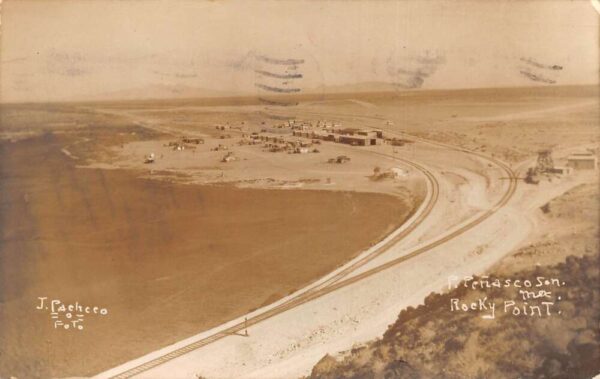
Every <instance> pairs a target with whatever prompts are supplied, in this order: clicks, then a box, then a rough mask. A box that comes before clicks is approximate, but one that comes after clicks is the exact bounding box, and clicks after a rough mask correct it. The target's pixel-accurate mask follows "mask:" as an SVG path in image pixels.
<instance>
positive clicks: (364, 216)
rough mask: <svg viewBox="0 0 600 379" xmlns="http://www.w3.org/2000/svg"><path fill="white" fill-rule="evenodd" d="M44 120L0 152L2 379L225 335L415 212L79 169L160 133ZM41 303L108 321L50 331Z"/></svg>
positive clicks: (100, 364) (347, 199)
mask: <svg viewBox="0 0 600 379" xmlns="http://www.w3.org/2000/svg"><path fill="white" fill-rule="evenodd" d="M44 112H47V113H48V114H53V111H44ZM34 113H35V112H34ZM44 114H45V113H44ZM23 117H25V115H24V116H23ZM73 117H74V116H73ZM86 117H87V116H86V115H83V116H81V119H82V120H81V121H85V120H86V119H87V118H86ZM42 119H43V116H40V121H39V122H40V125H44V126H43V128H48V129H50V130H44V129H42V130H38V131H37V133H36V134H37V135H39V137H35V138H26V139H14V140H12V141H3V142H1V143H0V153H1V154H2V157H3V159H2V165H1V166H0V172H1V176H2V182H1V191H0V193H1V194H2V195H1V203H0V204H1V207H2V212H1V219H0V221H1V225H2V228H1V233H2V234H1V236H2V239H1V244H0V249H1V250H0V251H1V254H0V288H1V289H2V291H1V292H0V294H1V298H0V300H1V301H0V320H1V321H0V336H1V337H0V341H1V342H0V352H1V356H2V359H1V360H0V362H1V363H0V376H2V377H4V376H6V377H8V376H10V375H15V376H17V377H27V378H29V377H43V378H47V377H57V376H60V377H62V376H71V375H89V374H93V373H95V372H98V371H101V370H103V369H107V368H109V367H111V366H114V365H116V364H119V363H122V362H124V361H127V360H129V359H133V358H135V357H137V356H140V355H142V354H144V353H147V352H149V351H153V350H155V349H158V348H160V347H162V346H165V345H168V344H170V343H173V342H175V341H178V340H180V339H182V338H186V337H188V336H190V335H193V334H195V333H197V332H198V331H201V330H205V329H208V328H211V327H214V326H216V325H219V324H221V323H223V322H225V321H227V320H230V319H233V318H235V317H238V316H239V315H241V314H244V313H246V312H248V311H250V310H252V309H255V308H258V307H261V306H264V305H265V304H269V303H271V302H273V301H276V300H277V299H279V298H281V297H283V296H285V295H287V294H288V293H290V292H293V291H295V290H296V289H298V288H301V287H303V286H305V285H307V284H309V283H310V282H312V281H314V280H315V279H317V278H319V277H321V276H323V275H325V274H326V273H328V272H330V271H332V270H333V269H335V268H336V267H337V266H339V265H340V264H342V263H343V262H345V261H347V260H349V259H351V258H352V257H353V256H354V255H356V254H358V253H359V252H360V251H361V250H364V249H366V248H368V247H369V246H370V245H372V244H374V243H376V242H377V241H378V240H379V239H381V238H383V237H384V236H385V235H386V234H387V233H389V232H391V231H392V230H393V229H395V228H396V227H397V226H398V225H400V224H401V223H402V222H403V220H404V219H405V218H406V217H407V216H408V214H409V212H410V208H411V205H410V204H409V203H405V202H403V201H402V200H401V199H399V198H398V197H397V196H396V197H392V196H389V195H384V194H366V193H357V192H342V191H316V190H315V191H298V190H297V189H290V190H288V191H278V190H257V189H248V188H244V189H240V188H236V187H234V186H231V185H226V184H221V185H218V186H210V187H207V186H204V187H202V186H197V185H183V184H178V183H172V182H170V181H166V180H149V179H144V178H140V176H145V173H144V172H140V171H126V170H103V169H94V168H77V165H82V166H85V165H86V162H87V159H86V158H88V157H90V156H93V157H94V158H95V159H102V158H107V157H109V156H111V154H112V153H111V150H110V149H109V147H110V146H113V145H117V146H120V144H127V143H133V141H135V140H140V139H141V140H143V139H147V138H157V137H159V136H157V135H155V134H154V133H153V132H147V131H145V130H144V129H140V128H139V127H134V126H128V125H127V124H125V125H123V126H118V125H114V124H112V125H113V127H114V129H112V130H111V127H110V126H108V125H105V127H103V128H87V127H86V125H85V124H84V125H82V126H81V127H74V126H73V125H63V124H61V125H60V126H56V128H57V129H56V130H52V128H51V127H50V126H48V125H46V124H44V123H43V120H42ZM87 120H88V121H90V120H91V121H92V122H93V121H94V118H91V119H87ZM5 122H6V119H5V120H4V121H3V124H4V123H5ZM11 122H12V120H11ZM29 122H31V124H33V126H35V122H36V120H35V117H32V118H31V120H30V121H29ZM32 132H36V130H32ZM382 215H385V216H384V217H382ZM369 219H370V221H369ZM365 222H367V224H365ZM341 236H343V237H341ZM39 296H42V297H43V296H47V297H48V298H50V299H60V300H61V301H63V302H66V303H71V302H76V301H78V302H80V303H82V304H85V305H91V306H100V307H105V308H106V309H108V312H109V314H108V315H107V316H105V317H98V316H92V315H88V316H85V317H84V323H83V326H84V329H83V330H81V331H71V330H69V331H67V330H59V329H55V328H54V327H53V320H52V319H51V318H50V314H49V313H48V312H46V311H41V310H36V309H35V308H36V306H37V304H38V297H39Z"/></svg>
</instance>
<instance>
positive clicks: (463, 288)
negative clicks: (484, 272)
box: [448, 276, 566, 320]
mask: <svg viewBox="0 0 600 379" xmlns="http://www.w3.org/2000/svg"><path fill="white" fill-rule="evenodd" d="M565 286H566V283H565V282H563V281H561V280H560V279H558V278H545V277H543V276H536V277H534V278H520V279H515V278H490V277H488V276H481V277H471V276H467V277H464V278H459V277H457V276H450V277H449V278H448V289H449V290H458V292H456V291H454V292H452V294H457V293H458V294H460V296H459V297H455V296H451V297H450V311H451V312H477V313H480V314H481V317H482V318H484V319H488V320H493V319H495V318H496V315H497V313H498V312H501V313H504V314H507V315H511V316H516V317H538V318H543V317H550V316H553V315H560V314H561V311H560V309H559V308H558V304H559V302H560V301H561V300H562V296H561V294H560V293H559V292H557V291H559V289H560V288H562V287H565Z"/></svg>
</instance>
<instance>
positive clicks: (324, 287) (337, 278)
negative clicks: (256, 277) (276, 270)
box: [110, 116, 517, 379]
mask: <svg viewBox="0 0 600 379" xmlns="http://www.w3.org/2000/svg"><path fill="white" fill-rule="evenodd" d="M357 117H364V116H357ZM367 117H368V116H367ZM409 136H410V135H409ZM410 137H411V138H412V139H415V140H418V141H420V142H423V143H427V144H433V145H438V146H440V147H443V148H446V149H451V150H455V151H461V152H463V153H466V154H471V155H475V156H478V157H479V158H482V159H485V160H487V161H489V162H491V163H493V164H494V165H496V166H497V167H499V168H500V169H502V170H503V171H504V172H505V174H506V175H507V178H508V179H509V182H508V183H509V185H508V189H507V191H506V192H505V193H504V194H503V196H502V197H501V199H500V200H499V201H498V202H497V203H496V204H494V206H492V208H490V209H489V210H487V211H485V212H484V213H483V214H481V215H479V216H478V217H477V218H475V219H474V220H472V221H470V222H469V223H467V224H466V225H463V226H462V227H460V228H459V229H457V230H455V231H454V232H452V233H449V234H448V235H445V236H444V237H441V238H439V239H436V240H435V241H433V242H430V243H428V244H426V245H425V246H422V247H420V248H418V249H416V250H414V251H412V252H410V253H408V254H406V255H403V256H401V257H398V258H395V259H393V260H391V261H388V262H385V263H383V264H381V265H379V266H377V267H375V268H372V269H369V270H367V271H364V272H362V273H360V274H357V275H355V276H352V277H350V278H347V279H344V277H347V276H348V275H349V274H351V273H352V272H354V271H355V270H357V269H358V268H360V267H362V266H364V265H365V264H366V263H368V262H370V261H371V260H373V259H375V258H376V257H378V256H379V255H381V254H383V253H384V252H386V251H387V250H388V249H389V248H390V247H391V246H393V245H394V244H396V243H397V242H399V241H400V240H401V239H402V238H404V237H405V236H406V235H408V234H409V233H410V232H412V231H413V230H414V229H415V228H416V227H417V226H418V224H420V223H421V222H423V220H424V219H425V218H426V217H427V215H428V214H429V213H430V212H431V210H432V209H433V206H434V205H435V203H436V202H437V199H438V196H439V183H438V181H437V179H436V178H435V176H434V175H433V173H431V172H430V171H429V170H427V169H426V168H425V167H423V166H421V165H419V164H417V163H415V162H412V161H409V160H406V159H402V158H398V157H396V156H394V155H390V154H385V153H378V152H372V153H373V154H378V155H381V156H385V157H389V158H393V159H396V160H399V161H402V162H403V163H404V164H407V165H409V166H412V167H414V168H415V169H417V170H419V171H421V172H422V173H423V174H424V175H425V177H426V179H427V180H428V181H429V183H430V184H431V187H432V194H431V195H432V196H431V199H430V205H431V206H430V207H429V204H428V205H427V207H426V211H425V212H423V215H424V216H423V217H422V218H420V219H419V220H418V223H417V224H415V223H413V225H411V226H410V227H409V228H407V229H406V230H405V231H403V232H402V233H400V234H399V235H398V236H395V237H394V238H393V239H391V240H390V241H388V242H386V243H385V244H384V245H383V246H381V247H380V248H378V249H377V250H375V251H374V252H373V253H371V254H369V255H367V256H365V257H363V258H361V259H359V260H358V261H357V262H354V263H352V264H351V265H349V266H348V267H346V268H344V269H343V270H342V271H340V272H339V273H337V274H335V275H334V276H333V277H332V278H329V279H327V280H326V281H325V282H324V283H321V284H319V285H318V286H317V287H316V288H312V289H310V290H308V291H306V292H303V293H301V294H299V295H298V296H296V297H294V298H292V299H289V300H288V301H286V302H284V303H282V304H279V305H277V306H275V307H273V308H271V309H269V310H267V311H265V312H263V313H260V314H258V315H256V316H253V317H251V318H248V319H247V320H246V321H244V322H239V323H237V324H235V325H233V326H230V327H228V328H226V329H224V330H222V331H219V332H217V333H215V334H213V335H211V336H209V337H206V338H203V339H201V340H198V341H196V342H193V343H190V344H188V345H186V346H183V347H181V348H178V349H175V350H173V351H171V352H169V353H167V354H165V355H162V356H160V357H157V358H154V359H151V360H149V361H147V362H145V363H142V364H140V365H138V366H136V367H133V368H131V369H127V370H126V371H124V372H122V373H119V374H117V375H114V376H110V378H112V379H126V378H131V377H133V376H136V375H138V374H141V373H143V372H145V371H148V370H150V369H152V368H154V367H157V366H160V365H162V364H164V363H166V362H168V361H171V360H173V359H175V358H178V357H180V356H182V355H185V354H187V353H189V352H191V351H193V350H196V349H199V348H201V347H203V346H206V345H209V344H211V343H213V342H216V341H218V340H220V339H223V338H225V337H228V336H231V335H232V334H236V333H239V332H241V331H242V330H244V329H245V328H247V327H250V326H252V325H256V324H258V323H260V322H262V321H265V320H267V319H269V318H271V317H274V316H276V315H278V314H280V313H283V312H286V311H288V310H290V309H292V308H295V307H297V306H300V305H302V304H304V303H307V302H309V301H311V300H314V299H316V298H319V297H321V296H324V295H326V294H329V293H331V292H333V291H336V290H338V289H340V288H343V287H346V286H349V285H351V284H353V283H356V282H358V281H360V280H362V279H365V278H367V277H370V276H372V275H375V274H377V273H379V272H382V271H384V270H387V269H389V268H391V267H394V266H396V265H398V264H400V263H402V262H405V261H407V260H409V259H412V258H414V257H416V256H419V255H421V254H424V253H426V252H427V251H429V250H431V249H433V248H436V247H438V246H440V245H442V244H444V243H445V242H447V241H450V240H451V239H453V238H455V237H457V236H459V235H461V234H463V233H465V232H466V231H468V230H470V229H472V228H473V227H475V226H477V225H479V224H480V223H482V222H483V221H485V220H486V219H488V218H489V217H491V216H492V215H493V214H494V213H496V212H497V211H498V210H499V209H500V208H502V207H503V206H505V205H506V204H507V203H508V202H509V200H510V199H511V197H512V196H513V194H514V193H515V191H516V188H517V180H516V177H517V176H516V174H515V173H514V172H513V171H512V169H511V168H510V167H509V166H508V165H506V164H505V163H504V162H502V161H500V160H498V159H495V158H493V157H488V156H486V155H484V154H481V153H478V152H473V151H469V150H467V149H462V148H458V147H455V146H451V145H445V144H443V143H438V142H434V141H428V140H423V139H420V138H416V137H413V136H410ZM405 232H406V233H405Z"/></svg>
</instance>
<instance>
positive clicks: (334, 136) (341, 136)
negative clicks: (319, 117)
mask: <svg viewBox="0 0 600 379" xmlns="http://www.w3.org/2000/svg"><path fill="white" fill-rule="evenodd" d="M292 135H294V136H295V137H304V138H311V139H317V140H324V141H331V142H337V143H345V144H347V145H352V146H373V145H381V143H382V141H383V132H381V131H380V130H370V129H358V128H343V129H333V128H331V129H317V130H315V129H296V130H293V131H292Z"/></svg>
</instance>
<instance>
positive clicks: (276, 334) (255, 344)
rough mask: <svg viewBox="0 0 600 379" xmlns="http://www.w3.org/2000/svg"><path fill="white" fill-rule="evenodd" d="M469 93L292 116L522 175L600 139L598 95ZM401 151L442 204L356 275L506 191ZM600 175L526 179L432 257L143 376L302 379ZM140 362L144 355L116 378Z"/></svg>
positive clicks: (495, 180)
mask: <svg viewBox="0 0 600 379" xmlns="http://www.w3.org/2000/svg"><path fill="white" fill-rule="evenodd" d="M475 92H478V91H474V92H473V93H469V92H468V91H466V92H465V93H463V95H464V96H463V97H461V94H457V93H453V94H452V96H448V97H445V96H444V95H443V94H441V95H439V97H436V98H429V99H427V100H428V101H423V99H419V95H415V96H414V98H409V99H405V98H403V99H402V100H397V99H386V100H383V101H380V102H379V103H378V102H377V99H374V100H372V101H370V102H369V103H370V104H375V105H376V106H373V107H371V106H369V107H365V106H363V104H357V103H356V102H355V101H346V102H344V101H341V102H335V103H328V104H324V103H319V102H315V103H312V104H309V105H306V106H305V107H299V110H298V112H299V113H301V114H302V115H303V116H304V117H310V116H314V117H320V118H324V117H329V118H333V119H334V120H336V121H340V122H344V123H345V125H347V126H356V125H363V126H371V127H380V128H382V129H384V130H388V131H393V132H409V133H413V134H415V135H417V136H420V137H428V138H432V139H433V140H437V141H443V142H445V143H449V144H453V143H454V144H455V145H457V146H462V147H465V148H473V149H474V150H476V151H482V152H486V153H488V154H490V155H492V156H496V157H501V158H503V159H506V160H508V161H509V162H513V163H518V162H523V163H522V164H515V165H514V166H515V168H517V169H520V170H522V169H524V168H526V167H527V165H528V164H529V163H530V162H531V160H532V159H534V158H535V152H536V151H537V149H539V148H540V147H553V148H555V149H556V151H557V152H558V154H557V158H563V157H564V154H565V153H566V152H567V151H569V150H573V149H585V148H590V147H592V148H594V147H595V146H594V144H595V143H596V142H597V141H598V136H597V130H596V129H595V127H593V126H594V125H596V124H597V121H598V120H597V119H598V112H597V111H596V108H594V101H592V100H590V96H591V98H594V96H595V94H594V93H592V94H591V95H590V94H587V93H586V91H585V90H584V91H582V92H577V91H576V90H571V89H566V90H564V91H563V92H562V93H560V95H557V93H556V92H550V93H543V91H542V93H540V92H539V91H538V92H536V91H532V90H506V91H505V92H503V91H495V92H494V91H488V92H485V91H479V92H478V93H475ZM588 92H589V91H588ZM592 92H593V91H592ZM581 93H583V95H581ZM519 96H520V97H519ZM586 96H587V97H586ZM409 97H410V96H409ZM361 101H363V102H364V101H368V99H367V100H365V99H364V98H363V99H362V100H361ZM357 105H360V106H357ZM425 108H426V110H425ZM436 118H437V119H436ZM390 120H391V122H389V121H390ZM492 121H493V122H510V124H509V125H505V124H497V125H494V127H495V128H496V129H497V130H498V132H493V133H488V132H485V131H482V128H489V126H485V125H484V123H487V122H492ZM540 127H542V128H544V129H543V130H544V133H541V132H542V129H540ZM573 128H576V129H575V130H574V129H573ZM487 130H489V129H487ZM491 141H493V143H492V142H491ZM532 142H533V143H532ZM590 143H591V145H590ZM484 145H485V146H484ZM399 150H400V153H399V154H400V156H402V157H404V158H410V159H414V160H415V161H418V162H419V163H421V164H423V165H425V166H426V167H427V168H429V169H431V170H432V171H433V172H434V173H435V175H436V177H437V178H438V180H439V181H440V193H441V196H440V201H438V204H437V205H436V209H435V210H434V212H433V213H432V215H431V217H430V218H429V219H428V221H427V222H425V223H424V224H423V225H421V227H420V228H418V229H417V230H416V231H415V232H414V233H413V234H412V235H411V236H410V237H409V238H407V239H405V240H403V241H402V242H401V243H400V244H398V245H396V246H394V248H392V249H390V250H389V251H388V252H387V253H386V254H384V255H382V256H380V257H379V258H378V259H377V260H375V261H372V262H370V263H369V265H370V266H366V267H365V268H362V269H361V270H366V269H367V268H368V267H375V266H377V265H379V264H381V263H384V262H386V261H389V260H391V259H394V258H397V257H401V256H402V255H405V254H408V253H410V252H411V251H414V250H416V249H418V248H419V247H422V246H424V245H427V244H428V243H431V242H432V241H435V240H436V239H439V238H441V237H443V235H444V233H450V232H452V230H454V229H456V228H460V226H461V225H465V224H467V223H469V221H470V220H472V219H474V218H476V217H478V215H480V214H482V213H483V212H484V211H485V210H486V209H487V208H489V206H490V205H491V204H493V203H494V201H495V200H496V199H497V198H498V197H499V196H500V194H501V193H502V192H503V191H504V190H505V189H506V186H507V185H508V184H507V181H506V178H503V177H502V176H501V173H500V172H499V171H496V169H493V168H492V167H491V166H490V165H489V162H485V161H482V160H481V159H479V158H475V159H473V157H472V156H462V157H461V153H459V152H449V151H448V150H444V149H442V148H439V149H438V150H437V151H435V148H433V147H432V146H428V145H422V144H418V143H417V144H411V145H409V146H404V147H402V148H399ZM473 161H475V162H473ZM476 167H478V168H476ZM595 178H596V173H594V172H588V173H577V174H575V175H573V176H570V177H565V178H557V177H554V178H551V180H552V182H551V183H549V182H546V181H547V180H548V179H544V181H543V182H542V183H541V184H540V185H539V186H531V185H524V184H523V183H522V182H521V184H520V186H519V189H518V190H517V192H516V194H515V196H513V198H512V199H511V201H510V202H509V203H508V204H507V205H506V206H505V207H503V208H502V209H500V210H499V211H498V212H497V213H495V214H494V215H493V216H491V217H490V218H488V219H487V220H486V221H484V222H482V223H480V224H479V225H477V226H476V227H474V228H473V229H471V230H470V231H469V232H468V233H465V234H462V235H460V236H459V237H456V238H454V239H453V240H451V241H448V242H446V243H445V244H443V245H441V246H439V247H436V248H434V249H432V250H429V251H428V253H427V254H423V255H419V256H418V257H416V258H413V259H411V260H410V261H407V262H405V263H403V264H400V265H397V266H394V267H392V268H390V269H388V270H385V271H382V272H380V273H378V274H377V275H373V276H370V277H367V278H366V279H363V280H361V281H359V282H357V283H354V284H352V285H350V286H347V287H344V288H342V289H339V290H337V291H335V292H332V293H329V294H327V295H325V296H323V297H320V298H318V299H316V300H314V301H312V302H310V303H307V304H303V305H301V306H299V307H297V308H294V309H292V310H290V311H287V312H285V313H282V314H280V315H278V316H276V317H273V318H271V319H269V320H267V321H265V322H262V323H260V324H258V325H255V326H252V327H251V328H249V330H248V332H249V337H239V336H231V337H227V338H224V339H221V340H219V341H218V342H215V343H213V344H211V345H209V346H206V347H204V348H201V349H199V350H195V351H193V352H191V353H189V354H186V355H184V356H181V357H179V358H176V359H174V360H172V361H170V362H167V363H165V364H163V365H161V366H158V367H156V368H154V369H152V370H150V371H147V372H145V373H142V374H141V375H139V376H140V377H145V378H161V377H166V376H169V377H182V378H183V377H195V376H196V375H201V376H203V377H218V378H223V377H227V378H231V377H256V378H271V377H272V378H281V377H298V376H300V375H306V374H308V373H309V372H310V370H311V368H312V366H313V365H314V364H315V363H316V362H317V361H318V360H319V359H320V358H321V357H323V356H324V355H325V354H327V353H330V354H331V353H335V352H340V351H344V350H347V349H350V348H351V347H352V346H356V345H357V344H360V343H362V342H365V341H368V340H370V339H374V338H376V337H377V336H380V335H381V334H382V333H383V332H384V331H385V329H386V327H387V325H388V324H389V323H391V322H392V321H394V320H395V318H396V316H397V313H398V312H399V310H401V309H403V308H405V307H407V306H411V305H412V306H414V305H418V304H420V303H421V302H422V300H423V298H424V297H425V296H426V295H427V294H428V293H430V292H432V291H436V290H439V289H442V288H444V286H445V285H446V284H447V278H448V276H449V275H457V276H459V277H460V276H465V275H472V274H477V273H483V272H485V271H486V270H487V269H489V268H490V267H492V266H493V265H494V264H495V263H496V262H497V261H499V260H500V259H501V258H502V257H504V256H505V255H507V254H508V253H510V252H511V251H513V250H514V249H516V248H518V247H519V246H522V245H523V244H525V243H527V241H528V238H529V237H530V235H531V233H533V232H534V230H536V228H539V225H538V224H537V223H536V217H535V215H536V212H539V211H538V207H539V206H541V205H543V204H545V203H546V202H548V201H549V200H551V199H552V198H554V197H556V196H558V195H560V194H562V193H564V192H566V191H568V190H569V189H571V188H574V187H576V186H578V185H580V184H582V183H589V182H590V181H594V180H595ZM458 210H460V211H458ZM238 321H239V320H238ZM219 329H220V328H216V329H214V330H213V331H212V332H214V331H218V330H219ZM210 333H211V331H208V332H206V333H204V334H202V335H199V336H196V337H201V336H204V335H209V334H210ZM185 342H186V341H182V342H181V344H185ZM171 349H172V347H171V348H166V349H164V350H162V351H159V352H156V353H155V354H153V356H158V355H160V354H161V353H162V354H164V353H166V352H168V351H170V350H171ZM145 360H146V359H144V358H142V359H140V360H138V361H135V362H131V363H130V365H128V366H124V367H122V368H118V369H116V370H114V371H111V372H112V373H116V372H119V370H121V369H123V368H125V367H131V366H134V365H135V364H136V363H139V362H143V361H145ZM111 372H108V373H104V374H102V375H100V376H99V377H105V376H107V375H109V374H110V373H111Z"/></svg>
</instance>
